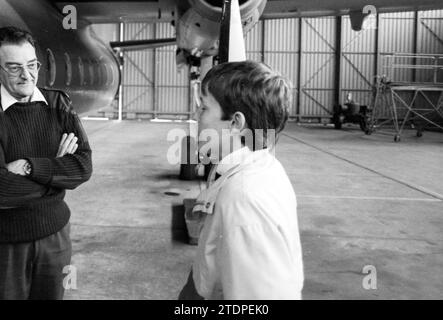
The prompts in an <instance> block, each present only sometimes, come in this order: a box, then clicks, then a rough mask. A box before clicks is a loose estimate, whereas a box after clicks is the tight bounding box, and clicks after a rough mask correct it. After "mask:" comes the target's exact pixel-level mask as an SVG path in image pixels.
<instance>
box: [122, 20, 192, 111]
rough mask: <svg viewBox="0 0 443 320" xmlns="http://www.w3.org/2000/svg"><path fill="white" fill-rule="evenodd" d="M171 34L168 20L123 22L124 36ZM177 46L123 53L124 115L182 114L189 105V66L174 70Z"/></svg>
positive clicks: (133, 37) (142, 36) (139, 37)
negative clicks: (152, 22)
mask: <svg viewBox="0 0 443 320" xmlns="http://www.w3.org/2000/svg"><path fill="white" fill-rule="evenodd" d="M172 37H174V28H173V27H172V26H171V25H170V24H169V23H157V24H148V23H125V24H124V25H123V40H124V41H128V40H142V39H161V38H172ZM175 50H176V46H168V47H162V48H156V49H148V50H139V51H127V52H124V54H123V61H124V62H123V73H122V98H123V113H124V117H126V118H134V117H135V118H145V117H146V118H157V117H158V118H161V117H166V118H170V117H182V116H183V117H185V118H187V115H188V114H189V113H188V111H189V110H188V108H189V103H188V101H189V81H188V69H187V68H184V69H182V70H177V67H176V63H175Z"/></svg>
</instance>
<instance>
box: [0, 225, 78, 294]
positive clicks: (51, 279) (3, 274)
mask: <svg viewBox="0 0 443 320" xmlns="http://www.w3.org/2000/svg"><path fill="white" fill-rule="evenodd" d="M71 253H72V249H71V239H70V224H69V223H68V224H67V225H66V226H65V227H64V228H63V229H62V230H60V231H59V232H57V233H55V234H53V235H50V236H49V237H46V238H43V239H40V240H37V241H33V242H26V243H0V300H25V299H32V300H43V299H44V300H61V299H63V294H64V288H63V279H64V277H66V274H64V273H63V268H65V267H66V266H69V265H70V263H71Z"/></svg>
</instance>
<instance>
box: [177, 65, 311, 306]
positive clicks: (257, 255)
mask: <svg viewBox="0 0 443 320" xmlns="http://www.w3.org/2000/svg"><path fill="white" fill-rule="evenodd" d="M290 104H291V88H290V86H289V84H288V83H287V81H286V80H285V79H284V78H282V77H281V76H280V75H279V74H277V73H275V72H274V71H272V70H271V69H270V68H269V67H267V66H265V65H264V64H261V63H257V62H253V61H244V62H232V63H224V64H220V65H217V66H215V67H214V68H213V69H211V71H209V72H208V74H207V75H206V77H205V78H204V80H203V82H202V106H201V109H200V110H199V112H198V124H199V137H202V136H210V137H211V139H210V141H207V142H205V143H204V144H203V141H199V149H200V152H201V153H202V154H207V153H210V159H211V161H212V162H213V163H216V165H215V166H214V167H213V170H212V171H211V173H210V175H209V186H208V188H207V189H206V190H204V191H203V192H202V193H201V194H200V195H199V197H198V199H197V202H196V206H195V207H194V211H202V212H205V213H207V217H206V220H205V224H204V227H203V229H202V232H201V235H200V239H199V245H198V249H197V256H196V259H195V261H194V264H193V267H192V272H191V274H190V276H189V279H188V283H187V284H186V285H185V287H184V288H183V290H182V292H181V294H180V299H198V298H205V299H214V298H218V299H220V298H224V299H245V300H249V299H301V291H302V287H303V265H302V252H301V244H300V237H299V230H298V222H297V202H296V197H295V194H294V191H293V189H292V185H291V183H290V181H289V179H288V177H287V175H286V173H285V171H284V169H283V167H282V166H281V164H280V162H279V161H278V160H277V159H275V158H274V156H273V155H272V153H273V149H274V147H275V146H274V143H273V142H272V140H276V138H277V137H276V136H273V135H277V134H278V133H279V132H281V131H282V130H283V128H284V126H285V123H286V121H287V119H288V108H289V106H290ZM215 137H217V138H218V139H215ZM274 138H275V139H274ZM269 141H271V142H269ZM217 177H218V178H217Z"/></svg>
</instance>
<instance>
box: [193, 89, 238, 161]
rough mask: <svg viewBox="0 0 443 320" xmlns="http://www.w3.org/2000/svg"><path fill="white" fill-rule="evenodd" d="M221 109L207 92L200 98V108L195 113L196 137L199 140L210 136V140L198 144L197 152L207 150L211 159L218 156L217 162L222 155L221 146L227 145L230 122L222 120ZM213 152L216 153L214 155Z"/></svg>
mask: <svg viewBox="0 0 443 320" xmlns="http://www.w3.org/2000/svg"><path fill="white" fill-rule="evenodd" d="M222 115H223V112H222V108H221V107H220V104H219V103H218V102H217V100H216V99H215V98H214V96H213V95H212V94H211V93H210V92H209V91H207V94H206V95H202V96H201V106H200V108H199V110H198V112H197V120H198V136H199V137H200V138H202V137H206V136H208V135H210V136H211V138H210V140H209V139H208V140H207V141H205V139H203V140H200V139H199V142H198V147H199V150H202V147H203V146H204V150H205V152H204V153H206V151H207V150H209V151H210V153H211V158H214V156H215V155H216V154H218V157H217V156H216V158H218V159H217V160H220V159H221V158H222V157H223V156H224V155H223V154H222V151H223V150H222V145H223V144H224V143H229V134H228V133H229V130H230V128H231V120H222ZM215 151H218V153H216V152H215Z"/></svg>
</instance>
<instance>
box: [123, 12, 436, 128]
mask: <svg viewBox="0 0 443 320" xmlns="http://www.w3.org/2000/svg"><path fill="white" fill-rule="evenodd" d="M337 19H338V20H337ZM337 21H338V23H337ZM338 28H340V30H338ZM338 31H341V37H337V32H338ZM173 35H174V29H173V27H172V26H170V25H169V24H166V23H162V24H156V25H152V24H140V23H128V24H125V25H124V40H135V39H152V38H153V37H156V38H168V37H173ZM338 40H340V43H337V41H338ZM175 49H176V48H175V47H164V48H159V49H152V50H144V51H139V52H127V53H125V55H124V58H125V65H124V72H123V106H124V112H128V113H135V114H150V115H154V116H158V117H171V116H172V117H177V116H180V115H185V114H186V113H187V112H188V111H189V78H188V70H182V72H181V73H178V72H177V68H176V65H175ZM338 49H340V50H339V51H338ZM246 51H247V57H248V58H249V59H253V60H257V61H263V62H265V63H267V64H269V65H270V66H272V67H273V68H275V69H277V70H279V71H280V72H281V73H283V74H284V75H285V76H286V77H288V78H289V79H290V80H291V81H292V83H293V86H294V104H293V107H292V109H291V117H293V118H298V119H301V120H303V119H304V118H328V117H330V116H331V114H332V110H333V106H334V104H335V103H336V102H337V101H336V100H337V99H338V100H339V101H338V102H339V103H343V102H344V99H345V97H346V95H347V94H348V93H352V96H353V98H354V100H356V101H357V102H359V103H361V104H366V105H370V103H371V99H372V86H373V84H374V83H375V75H376V74H379V75H381V74H383V73H384V72H386V69H383V56H384V55H385V54H388V53H437V54H438V53H440V54H442V53H443V10H440V11H426V12H418V13H414V12H405V13H395V14H381V15H379V16H378V20H375V22H374V27H373V28H371V29H368V30H363V31H360V32H355V31H352V29H351V24H350V19H349V17H347V16H344V17H342V18H336V17H324V18H302V19H296V18H294V19H280V20H266V21H260V22H259V23H258V24H257V25H256V26H255V27H254V29H252V30H251V31H250V32H249V33H248V35H247V36H246ZM338 59H339V60H338ZM405 62H407V63H409V62H410V61H407V59H405ZM417 63H420V62H419V61H417ZM441 63H443V62H441ZM338 65H339V66H340V68H339V70H338ZM337 73H339V77H337ZM430 76H431V75H430V73H429V71H421V72H414V71H412V70H404V71H396V72H395V74H394V77H395V78H396V80H403V81H411V80H413V79H416V80H422V79H428V78H429V77H430ZM337 79H339V81H338V82H337ZM439 79H440V81H443V74H440V75H439ZM405 98H406V97H405Z"/></svg>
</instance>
